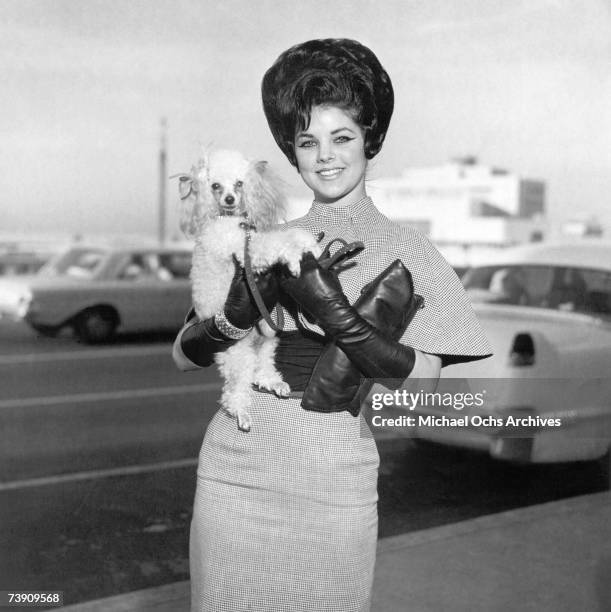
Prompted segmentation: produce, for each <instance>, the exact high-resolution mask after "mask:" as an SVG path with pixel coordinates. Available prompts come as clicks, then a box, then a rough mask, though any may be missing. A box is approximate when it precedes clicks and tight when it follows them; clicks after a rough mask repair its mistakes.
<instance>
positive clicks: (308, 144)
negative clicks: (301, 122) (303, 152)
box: [297, 140, 316, 149]
mask: <svg viewBox="0 0 611 612" xmlns="http://www.w3.org/2000/svg"><path fill="white" fill-rule="evenodd" d="M297 146H298V147H300V148H302V149H304V148H308V147H314V146H316V143H315V142H314V141H313V140H302V141H301V142H300V143H299V144H298V145H297Z"/></svg>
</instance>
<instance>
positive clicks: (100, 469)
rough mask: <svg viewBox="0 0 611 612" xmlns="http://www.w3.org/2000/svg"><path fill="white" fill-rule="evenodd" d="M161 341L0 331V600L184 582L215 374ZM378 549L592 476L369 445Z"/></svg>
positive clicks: (563, 491) (568, 488) (82, 595)
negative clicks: (10, 593) (399, 537)
mask: <svg viewBox="0 0 611 612" xmlns="http://www.w3.org/2000/svg"><path fill="white" fill-rule="evenodd" d="M170 347H171V338H170V337H168V336H165V337H164V336H158V337H155V336H145V337H142V336H140V337H138V336H133V337H120V338H119V339H118V340H117V341H115V342H113V343H112V344H109V345H105V346H98V347H87V346H82V345H79V344H78V343H76V342H75V341H74V339H72V338H71V337H70V336H69V335H66V336H61V337H58V338H54V339H49V338H42V337H38V336H37V335H36V334H34V333H33V332H31V331H30V330H28V329H27V328H25V327H23V326H19V325H9V324H7V323H3V322H1V321H0V590H7V589H29V590H34V589H49V590H51V589H59V590H63V591H64V593H65V601H66V603H72V602H76V601H81V600H86V599H92V598H97V597H102V596H106V595H112V594H116V593H120V592H124V591H129V590H134V589H139V588H145V587H149V586H156V585H160V584H164V583H169V582H173V581H176V580H184V579H186V578H187V577H188V563H187V551H188V527H189V521H190V513H191V503H192V498H193V490H194V484H195V475H194V468H195V457H196V456H197V453H198V450H199V446H200V444H201V439H202V436H203V432H204V430H205V427H206V424H207V422H208V420H209V419H210V417H211V415H212V414H213V413H214V411H215V410H216V409H217V406H216V402H217V399H218V395H219V389H220V388H219V385H220V382H219V379H218V376H217V375H216V373H215V372H214V371H213V370H210V371H202V372H192V373H181V372H178V371H177V370H176V369H175V368H174V365H173V363H172V360H171V357H170ZM378 446H379V450H380V456H381V467H380V478H379V494H380V503H379V512H380V537H386V536H390V535H395V534H398V533H403V532H407V531H413V530H418V529H423V528H427V527H433V526H437V525H441V524H446V523H451V522H455V521H458V520H462V519H466V518H472V517H475V516H479V515H483V514H489V513H493V512H498V511H501V510H505V509H509V508H516V507H520V506H523V505H529V504H534V503H540V502H544V501H549V500H552V499H559V498H562V497H568V496H572V495H579V494H583V493H588V492H594V491H600V490H604V489H606V488H608V486H609V481H608V470H607V469H606V468H604V467H602V466H598V465H579V464H573V465H556V466H539V467H536V466H530V467H520V466H512V465H506V464H503V463H499V462H495V461H492V460H491V459H489V458H488V457H487V456H484V455H479V454H474V453H470V452H466V451H459V450H455V449H446V448H442V447H438V446H433V445H425V444H416V443H414V442H413V441H412V440H399V441H397V440H380V441H379V445H378Z"/></svg>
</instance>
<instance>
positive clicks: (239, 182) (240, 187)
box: [235, 181, 244, 189]
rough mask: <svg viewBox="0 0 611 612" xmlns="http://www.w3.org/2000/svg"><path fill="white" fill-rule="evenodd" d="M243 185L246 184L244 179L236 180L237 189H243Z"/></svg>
mask: <svg viewBox="0 0 611 612" xmlns="http://www.w3.org/2000/svg"><path fill="white" fill-rule="evenodd" d="M243 185H244V183H243V182H242V181H236V182H235V188H236V189H242V186H243Z"/></svg>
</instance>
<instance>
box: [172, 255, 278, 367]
mask: <svg viewBox="0 0 611 612" xmlns="http://www.w3.org/2000/svg"><path fill="white" fill-rule="evenodd" d="M255 283H256V285H257V288H258V289H259V292H260V294H261V297H262V298H263V302H264V303H265V306H266V307H267V308H268V309H271V308H273V307H274V305H275V304H276V302H277V301H278V280H277V275H276V270H275V269H274V268H270V269H269V270H267V271H265V272H261V273H260V274H257V275H256V276H255ZM223 310H224V313H225V318H226V319H227V321H228V322H229V323H230V324H231V325H233V326H235V327H237V328H238V329H243V330H248V329H250V328H251V327H252V326H253V325H254V324H255V323H256V322H257V321H258V320H259V319H260V318H261V313H260V312H259V309H258V308H257V305H256V304H255V301H254V298H253V296H252V293H251V291H250V289H249V287H248V284H247V282H246V276H245V274H244V269H243V268H242V267H241V266H240V265H239V264H238V263H237V262H235V273H234V275H233V279H232V281H231V285H230V287H229V292H228V294H227V300H226V301H225V306H224V308H223ZM236 342H237V340H232V339H230V338H228V337H227V336H225V335H223V334H222V333H221V332H220V331H219V329H218V327H217V325H216V323H215V320H214V317H210V318H209V319H205V320H203V321H199V322H198V323H195V324H194V325H192V326H191V327H189V328H187V329H186V330H185V331H184V333H183V335H182V338H181V342H180V346H181V348H182V351H183V353H184V355H185V357H187V359H189V360H190V361H192V362H193V363H195V364H196V365H199V366H203V367H205V366H209V365H210V364H211V363H212V362H213V361H214V356H215V355H216V354H217V353H219V352H221V351H225V350H227V349H228V348H229V347H230V346H233V345H234V344H235V343H236Z"/></svg>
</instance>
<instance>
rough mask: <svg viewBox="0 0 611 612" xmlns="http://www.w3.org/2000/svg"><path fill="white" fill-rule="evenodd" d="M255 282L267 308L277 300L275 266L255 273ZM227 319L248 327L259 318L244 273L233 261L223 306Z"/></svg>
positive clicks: (237, 324) (236, 325)
mask: <svg viewBox="0 0 611 612" xmlns="http://www.w3.org/2000/svg"><path fill="white" fill-rule="evenodd" d="M255 284H256V285H257V289H258V290H259V293H260V294H261V298H262V299H263V302H264V304H265V306H266V308H267V309H268V310H271V309H272V308H273V307H274V306H275V305H276V302H277V301H278V278H277V270H276V267H275V266H273V267H271V268H269V269H268V270H265V271H264V272H260V273H258V274H255ZM224 312H225V316H226V317H227V320H228V321H229V322H230V323H231V324H232V325H235V327H238V328H239V329H249V328H250V327H252V326H253V325H254V324H255V323H256V322H257V321H258V320H259V319H260V318H261V313H260V312H259V308H258V307H257V304H256V303H255V300H254V297H253V295H252V292H251V291H250V287H249V286H248V283H247V282H246V273H245V272H244V268H242V267H241V266H240V265H239V263H238V262H237V261H236V262H235V273H234V275H233V279H232V281H231V285H230V286H229V292H228V293H227V300H226V301H225V307H224Z"/></svg>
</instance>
